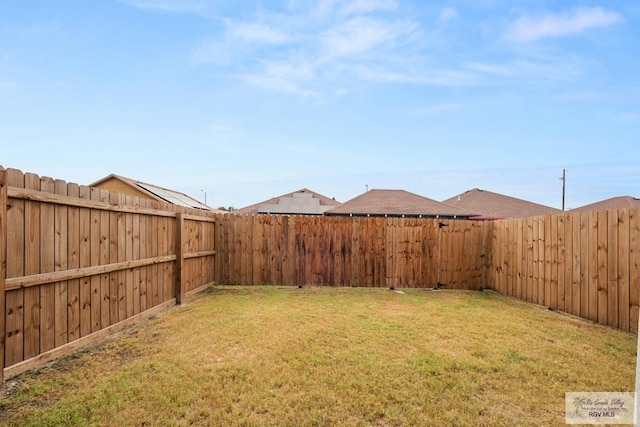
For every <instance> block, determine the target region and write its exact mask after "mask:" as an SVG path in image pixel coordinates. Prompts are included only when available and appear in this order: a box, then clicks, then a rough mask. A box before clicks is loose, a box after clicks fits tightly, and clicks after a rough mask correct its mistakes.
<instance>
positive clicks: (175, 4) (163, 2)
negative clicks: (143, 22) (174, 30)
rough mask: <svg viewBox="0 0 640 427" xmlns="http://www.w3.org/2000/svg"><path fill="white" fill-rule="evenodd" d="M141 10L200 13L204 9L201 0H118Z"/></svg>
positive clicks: (204, 3) (203, 3)
mask: <svg viewBox="0 0 640 427" xmlns="http://www.w3.org/2000/svg"><path fill="white" fill-rule="evenodd" d="M118 1H119V2H120V3H124V4H126V5H129V6H133V7H136V8H138V9H143V10H161V11H164V12H176V13H202V12H204V10H205V9H206V2H205V1H203V0H118Z"/></svg>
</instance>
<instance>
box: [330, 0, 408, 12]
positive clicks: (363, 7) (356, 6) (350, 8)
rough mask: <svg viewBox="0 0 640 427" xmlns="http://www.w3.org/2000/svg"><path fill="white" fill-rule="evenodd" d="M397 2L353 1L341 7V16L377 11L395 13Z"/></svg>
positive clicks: (393, 0)
mask: <svg viewBox="0 0 640 427" xmlns="http://www.w3.org/2000/svg"><path fill="white" fill-rule="evenodd" d="M397 9H398V2H397V1H395V0H355V1H352V2H350V3H349V4H347V5H345V6H344V7H342V9H341V10H340V13H341V14H342V15H361V14H365V13H371V12H375V11H378V10H387V11H395V10H397Z"/></svg>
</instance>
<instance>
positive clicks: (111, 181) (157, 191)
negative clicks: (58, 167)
mask: <svg viewBox="0 0 640 427" xmlns="http://www.w3.org/2000/svg"><path fill="white" fill-rule="evenodd" d="M90 186H91V187H99V188H105V189H107V190H109V191H115V192H124V193H128V194H130V195H135V196H142V197H147V198H149V199H153V200H157V201H159V202H164V203H171V204H172V205H177V206H184V207H187V208H194V209H204V210H208V211H212V212H221V213H223V212H224V211H220V210H218V209H214V208H212V207H210V206H207V205H205V204H204V203H202V202H200V201H199V200H197V199H195V198H193V197H191V196H189V195H187V194H184V193H181V192H179V191H175V190H170V189H168V188H164V187H160V186H158V185H155V184H149V183H147V182H142V181H138V180H135V179H131V178H126V177H124V176H120V175H116V174H111V175H108V176H106V177H104V178H102V179H100V180H98V181H96V182H94V183H93V184H91V185H90ZM127 190H130V191H127Z"/></svg>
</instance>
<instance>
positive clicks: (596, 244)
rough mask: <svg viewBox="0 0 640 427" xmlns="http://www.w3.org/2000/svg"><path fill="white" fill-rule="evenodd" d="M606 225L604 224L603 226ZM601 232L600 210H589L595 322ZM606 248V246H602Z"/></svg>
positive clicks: (591, 313) (591, 296)
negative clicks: (599, 236) (599, 237)
mask: <svg viewBox="0 0 640 427" xmlns="http://www.w3.org/2000/svg"><path fill="white" fill-rule="evenodd" d="M603 227H604V226H603ZM599 234H601V232H599V227H598V212H597V211H590V212H589V250H588V251H587V253H588V254H589V262H588V264H589V319H590V320H593V321H594V322H597V321H598V300H599V298H600V295H599V294H600V292H599V288H600V285H599V283H598V274H599V270H600V266H599V264H598V262H599V261H598V259H599V258H600V257H599V256H598V255H599V251H600V241H599V240H598V235H599ZM602 250H604V247H603V248H602Z"/></svg>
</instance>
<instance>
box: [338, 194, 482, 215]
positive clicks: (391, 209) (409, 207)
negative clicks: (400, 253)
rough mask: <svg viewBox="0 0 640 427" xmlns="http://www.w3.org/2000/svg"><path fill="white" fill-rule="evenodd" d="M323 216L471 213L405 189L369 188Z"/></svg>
mask: <svg viewBox="0 0 640 427" xmlns="http://www.w3.org/2000/svg"><path fill="white" fill-rule="evenodd" d="M326 215H358V216H363V215H371V216H385V215H387V216H412V217H420V216H422V217H445V218H467V217H469V216H473V215H474V214H473V213H472V212H469V211H466V210H464V209H460V208H457V207H453V206H449V205H446V204H444V203H441V202H438V201H436V200H432V199H428V198H426V197H423V196H419V195H417V194H414V193H410V192H408V191H405V190H379V189H373V190H370V191H367V192H366V193H363V194H361V195H359V196H357V197H355V198H353V199H351V200H349V201H347V202H345V203H344V204H343V205H342V206H339V207H336V208H333V209H331V210H329V211H327V212H326Z"/></svg>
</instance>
